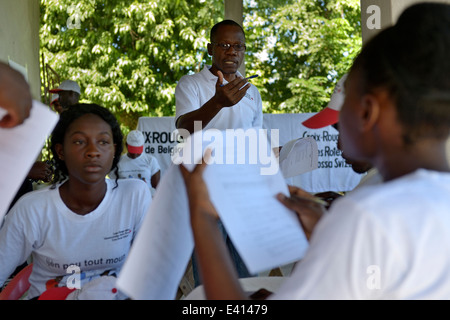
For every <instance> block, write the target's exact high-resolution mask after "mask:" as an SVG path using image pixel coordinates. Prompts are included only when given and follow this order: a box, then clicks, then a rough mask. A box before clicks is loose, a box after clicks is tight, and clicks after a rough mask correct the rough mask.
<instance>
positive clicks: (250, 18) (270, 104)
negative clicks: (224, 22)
mask: <svg viewBox="0 0 450 320" xmlns="http://www.w3.org/2000/svg"><path fill="white" fill-rule="evenodd" d="M252 4H253V5H252ZM262 5H263V4H262V3H260V2H258V3H257V6H256V5H255V3H254V2H252V1H250V2H249V5H248V6H246V8H247V13H246V15H245V17H246V18H245V21H244V25H245V27H246V28H247V30H248V31H247V34H248V36H247V42H248V47H249V48H250V51H251V52H250V56H249V59H248V60H247V64H246V68H247V70H248V72H250V73H251V74H253V73H256V72H258V73H260V74H261V75H262V77H259V78H258V81H259V83H258V88H260V90H261V95H262V98H263V101H264V103H265V111H266V112H269V113H298V112H315V111H319V110H321V109H322V108H323V107H325V106H326V104H327V102H328V101H329V98H330V96H331V93H332V91H333V89H334V86H335V84H336V83H337V81H338V80H339V79H340V77H341V76H342V75H343V74H344V73H346V72H347V70H348V68H349V67H350V65H351V63H352V60H353V59H354V57H355V56H356V54H357V53H358V52H359V49H360V47H361V25H360V2H359V0H329V1H325V0H323V1H318V0H301V1H298V0H294V1H293V0H291V1H281V0H273V1H272V2H270V3H269V2H264V5H266V7H263V6H262ZM274 8H277V9H274Z"/></svg>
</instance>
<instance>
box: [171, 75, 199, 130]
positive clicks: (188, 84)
mask: <svg viewBox="0 0 450 320" xmlns="http://www.w3.org/2000/svg"><path fill="white" fill-rule="evenodd" d="M196 89H197V85H196V83H195V81H192V80H191V79H190V76H189V75H186V76H183V77H181V78H180V80H179V81H178V84H177V86H176V88H175V103H176V111H175V123H176V121H177V119H178V118H179V117H180V116H182V115H184V114H186V113H188V112H191V111H194V110H197V109H198V108H200V107H201V105H200V97H199V93H198V90H196Z"/></svg>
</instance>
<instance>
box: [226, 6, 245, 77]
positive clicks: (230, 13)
mask: <svg viewBox="0 0 450 320" xmlns="http://www.w3.org/2000/svg"><path fill="white" fill-rule="evenodd" d="M224 5H225V19H230V20H233V21H236V22H237V23H239V24H240V25H241V26H243V22H244V13H243V12H244V7H243V0H224ZM239 72H240V73H241V74H242V75H243V76H245V60H244V61H243V62H242V64H241V66H240V67H239Z"/></svg>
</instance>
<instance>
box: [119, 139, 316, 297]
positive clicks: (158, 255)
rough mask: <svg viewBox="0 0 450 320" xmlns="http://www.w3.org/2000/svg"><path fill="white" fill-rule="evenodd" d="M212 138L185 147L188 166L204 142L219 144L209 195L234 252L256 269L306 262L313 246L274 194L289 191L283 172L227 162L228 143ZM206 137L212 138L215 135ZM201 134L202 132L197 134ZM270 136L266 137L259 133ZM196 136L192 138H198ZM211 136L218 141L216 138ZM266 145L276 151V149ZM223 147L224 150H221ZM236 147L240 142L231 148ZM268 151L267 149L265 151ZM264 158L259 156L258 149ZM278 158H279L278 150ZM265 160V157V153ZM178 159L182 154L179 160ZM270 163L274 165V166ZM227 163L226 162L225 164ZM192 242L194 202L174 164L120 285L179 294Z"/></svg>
mask: <svg viewBox="0 0 450 320" xmlns="http://www.w3.org/2000/svg"><path fill="white" fill-rule="evenodd" d="M210 136H215V139H213V140H214V143H209V141H206V142H205V141H204V140H202V139H199V140H198V141H201V142H200V143H201V145H200V146H198V145H195V144H192V145H190V146H189V141H188V146H185V147H186V148H187V149H184V150H185V151H186V150H191V152H190V153H189V152H187V153H184V156H187V154H188V153H189V157H191V156H193V157H191V158H190V159H191V161H190V162H189V161H186V160H187V159H188V157H185V158H184V163H187V162H189V163H187V164H186V167H188V169H192V168H193V167H194V165H195V163H196V162H197V160H198V158H201V156H202V154H203V150H205V148H206V147H211V146H212V145H214V148H215V149H214V150H215V152H214V153H213V158H212V159H214V161H213V162H214V163H211V164H210V165H209V166H208V167H207V168H206V170H205V172H204V179H205V181H206V184H207V186H208V190H209V192H210V196H211V199H212V201H213V203H214V205H215V206H216V209H217V211H218V212H219V215H220V217H221V220H222V222H223V224H224V226H225V228H226V229H227V232H228V234H229V236H230V237H231V239H232V241H233V243H234V244H235V246H236V249H237V250H238V251H239V253H240V254H241V257H242V258H243V260H244V262H245V263H246V264H247V267H248V268H249V270H250V272H252V273H257V272H260V271H266V270H270V269H272V268H274V267H278V266H282V265H285V264H288V263H290V262H293V261H297V260H299V259H301V257H302V256H303V255H304V253H305V251H306V248H307V246H308V244H307V240H306V237H305V235H304V233H303V231H302V229H301V226H300V224H299V222H298V220H297V218H296V216H295V215H294V213H292V212H290V211H289V210H287V209H286V208H285V207H284V206H283V205H282V204H281V203H279V202H278V201H277V200H276V199H275V195H276V194H277V193H278V192H282V193H285V194H288V190H287V186H286V185H285V182H284V179H283V177H282V175H281V173H280V172H279V171H278V170H277V171H276V172H275V174H272V175H269V174H261V172H270V171H271V170H269V171H267V170H266V171H264V170H262V168H263V167H267V166H270V165H271V164H268V163H267V162H266V160H267V159H264V161H263V163H265V164H261V163H255V164H253V163H250V162H249V163H244V164H239V163H238V162H236V161H235V162H234V163H229V162H227V161H220V160H221V159H225V158H223V155H224V154H226V155H225V157H226V159H227V160H232V159H235V160H236V159H237V158H239V157H238V155H237V153H235V155H234V157H232V156H231V157H230V156H229V155H230V150H229V148H228V146H229V144H228V143H225V144H222V143H221V141H219V140H220V139H219V138H218V136H217V135H215V133H214V134H213V135H210ZM210 136H208V137H210ZM197 137H198V135H197ZM261 137H264V139H267V138H266V137H265V136H264V135H260V136H259V138H261ZM194 140H196V139H195V135H194V138H192V139H191V140H190V141H194ZM211 141H212V140H211ZM259 146H260V148H265V149H266V151H267V150H269V152H271V148H270V146H266V147H264V145H263V144H261V145H259ZM220 147H223V148H224V149H223V150H225V151H223V153H221V152H220V150H218V149H220ZM231 148H232V149H234V150H236V145H235V146H232V147H231ZM262 153H264V152H262ZM260 156H261V154H260ZM270 156H271V160H272V161H273V163H275V164H276V163H277V160H276V159H275V158H274V156H273V154H271V155H270ZM261 159H263V157H262V156H261ZM174 161H175V162H177V160H176V159H174ZM272 161H271V163H272ZM221 162H223V163H222V164H220V163H221ZM193 247H194V243H193V238H192V231H191V226H190V220H189V206H188V200H187V196H186V190H185V186H184V181H183V179H182V176H181V173H180V171H179V168H178V166H176V165H173V166H171V167H170V168H169V170H168V171H167V172H166V174H165V175H164V177H163V179H162V180H161V182H160V184H159V185H158V188H157V191H156V194H155V197H154V199H153V202H152V205H151V207H150V209H149V211H148V213H147V216H146V218H145V221H144V224H143V226H142V228H141V230H140V231H139V233H138V236H137V238H136V240H135V243H134V244H133V247H132V249H131V252H130V254H129V256H128V258H127V261H126V263H125V265H124V267H123V269H122V271H121V273H120V276H119V279H118V282H117V285H118V287H119V288H120V289H121V290H122V291H123V292H124V293H125V294H127V295H128V296H130V297H131V298H133V299H139V300H141V299H173V298H174V297H175V294H176V292H177V289H178V285H179V283H180V280H181V279H182V277H183V274H184V271H185V268H186V265H187V263H188V261H189V258H190V257H191V254H192V250H193Z"/></svg>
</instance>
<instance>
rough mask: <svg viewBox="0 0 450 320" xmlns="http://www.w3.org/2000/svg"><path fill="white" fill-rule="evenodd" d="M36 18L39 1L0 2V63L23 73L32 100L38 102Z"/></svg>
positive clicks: (38, 77)
mask: <svg viewBox="0 0 450 320" xmlns="http://www.w3.org/2000/svg"><path fill="white" fill-rule="evenodd" d="M39 16H40V11H39V0H14V1H0V43H1V45H0V60H1V61H3V62H5V63H7V64H10V65H11V66H13V67H14V66H15V67H16V68H17V69H19V71H22V72H23V73H25V74H26V77H27V80H28V83H29V84H30V88H31V93H32V96H33V98H34V99H36V100H41V82H40V63H39Z"/></svg>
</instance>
